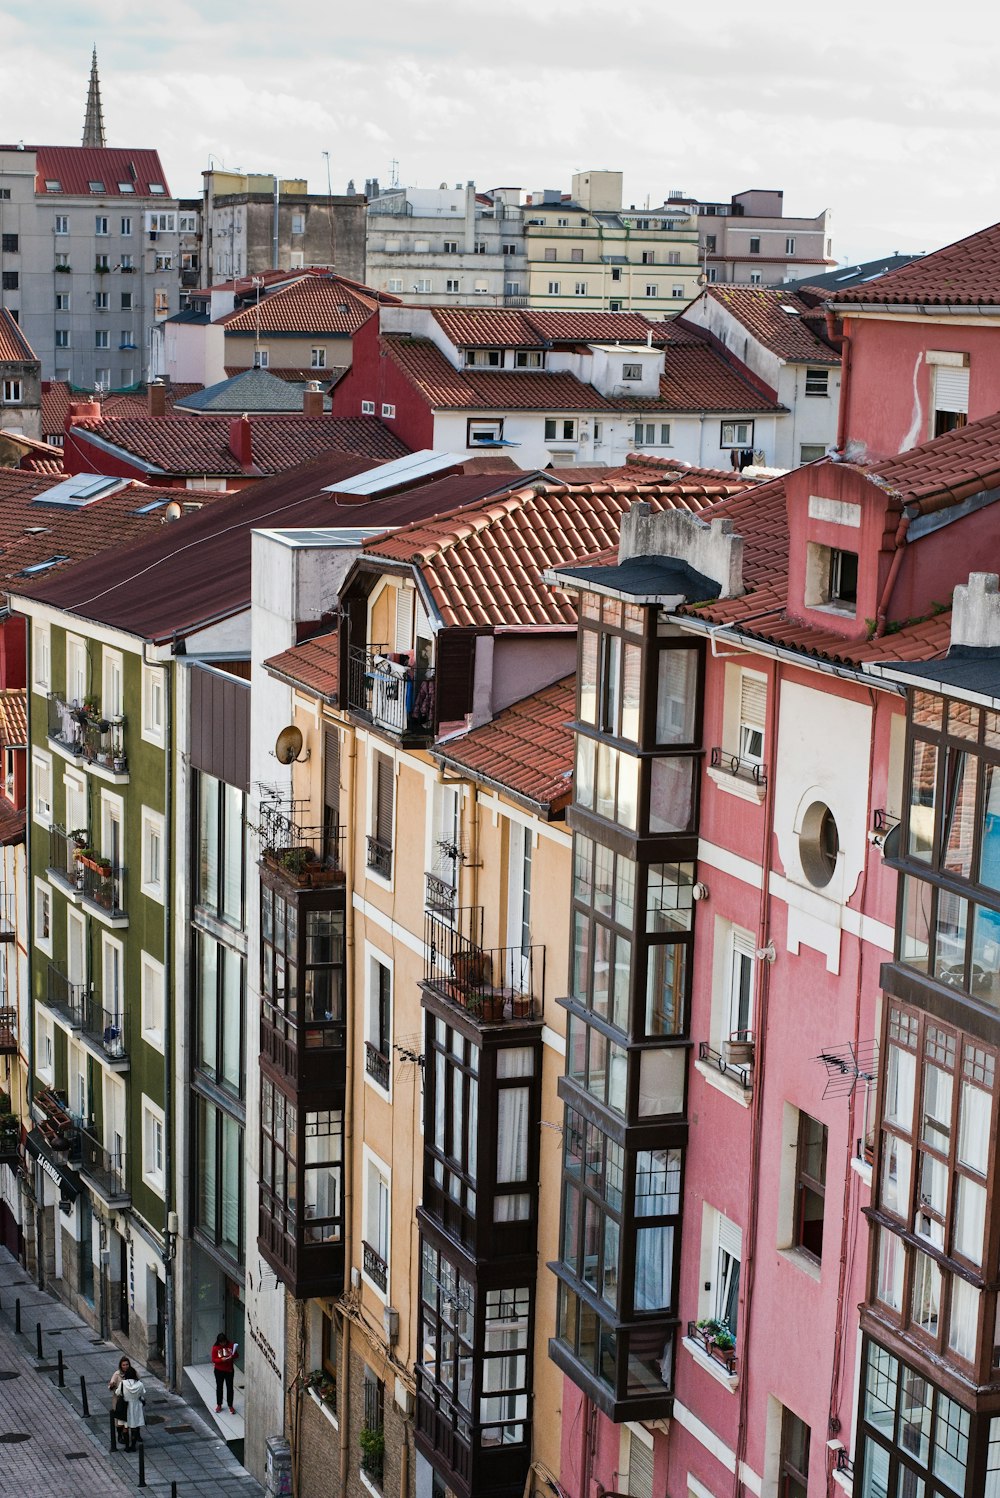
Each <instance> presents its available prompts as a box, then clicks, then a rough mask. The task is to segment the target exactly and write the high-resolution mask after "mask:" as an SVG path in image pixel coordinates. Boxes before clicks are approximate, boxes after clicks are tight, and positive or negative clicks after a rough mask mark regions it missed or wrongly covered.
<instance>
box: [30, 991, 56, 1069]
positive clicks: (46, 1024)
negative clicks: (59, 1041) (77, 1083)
mask: <svg viewBox="0 0 1000 1498" xmlns="http://www.w3.org/2000/svg"><path fill="white" fill-rule="evenodd" d="M35 1015H36V1022H37V1029H36V1031H35V1037H36V1040H37V1042H38V1059H37V1062H36V1066H37V1069H38V1075H39V1077H40V1078H41V1079H42V1081H43V1082H47V1083H48V1084H49V1086H50V1087H51V1086H52V1084H53V1082H54V1081H55V1067H56V1059H55V1041H54V1037H53V1033H52V1021H51V1020H50V1019H46V1018H45V1017H44V1016H43V1015H42V1014H41V1013H40V1011H38V1010H36V1011H35Z"/></svg>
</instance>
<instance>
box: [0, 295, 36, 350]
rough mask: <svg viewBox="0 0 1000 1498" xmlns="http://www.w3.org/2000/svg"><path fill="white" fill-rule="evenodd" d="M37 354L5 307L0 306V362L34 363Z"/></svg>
mask: <svg viewBox="0 0 1000 1498" xmlns="http://www.w3.org/2000/svg"><path fill="white" fill-rule="evenodd" d="M37 360H38V355H37V354H36V353H35V351H34V349H33V348H32V347H31V344H30V343H29V342H28V340H27V338H25V336H24V334H23V333H22V332H21V329H20V328H19V327H18V325H17V323H16V322H15V321H14V319H13V318H12V317H11V315H10V313H9V312H8V311H7V308H6V307H0V363H4V364H8V363H9V364H25V363H27V364H34V363H37Z"/></svg>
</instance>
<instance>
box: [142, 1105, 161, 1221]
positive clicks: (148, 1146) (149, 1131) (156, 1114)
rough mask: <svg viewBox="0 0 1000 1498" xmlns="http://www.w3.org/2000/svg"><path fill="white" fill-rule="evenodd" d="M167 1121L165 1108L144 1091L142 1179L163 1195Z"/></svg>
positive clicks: (159, 1194) (158, 1193)
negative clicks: (164, 1115) (165, 1119)
mask: <svg viewBox="0 0 1000 1498" xmlns="http://www.w3.org/2000/svg"><path fill="white" fill-rule="evenodd" d="M165 1139H166V1133H165V1122H164V1117H163V1109H162V1108H158V1107H157V1105H156V1104H155V1103H154V1102H152V1101H151V1100H150V1099H149V1098H148V1097H147V1096H146V1095H145V1093H143V1096H142V1179H143V1180H144V1181H145V1183H146V1185H147V1186H149V1187H150V1189H151V1190H152V1191H155V1192H156V1194H157V1195H158V1196H162V1195H163V1193H164V1189H165V1185H166V1177H165V1175H164V1146H165Z"/></svg>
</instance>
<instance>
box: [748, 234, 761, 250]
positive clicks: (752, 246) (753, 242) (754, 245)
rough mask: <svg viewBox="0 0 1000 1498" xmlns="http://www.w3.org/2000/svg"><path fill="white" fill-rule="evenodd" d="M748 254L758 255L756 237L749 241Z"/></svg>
mask: <svg viewBox="0 0 1000 1498" xmlns="http://www.w3.org/2000/svg"><path fill="white" fill-rule="evenodd" d="M750 253H751V255H759V254H760V240H759V239H758V238H757V237H756V236H754V237H753V238H752V239H751V240H750Z"/></svg>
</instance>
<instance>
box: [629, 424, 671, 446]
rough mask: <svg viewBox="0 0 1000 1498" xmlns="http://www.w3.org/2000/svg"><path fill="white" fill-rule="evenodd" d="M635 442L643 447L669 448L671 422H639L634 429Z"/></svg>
mask: <svg viewBox="0 0 1000 1498" xmlns="http://www.w3.org/2000/svg"><path fill="white" fill-rule="evenodd" d="M633 437H634V440H635V441H636V442H637V443H639V444H641V446H643V447H669V446H670V423H669V421H661V422H655V421H637V422H635V423H634V429H633Z"/></svg>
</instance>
